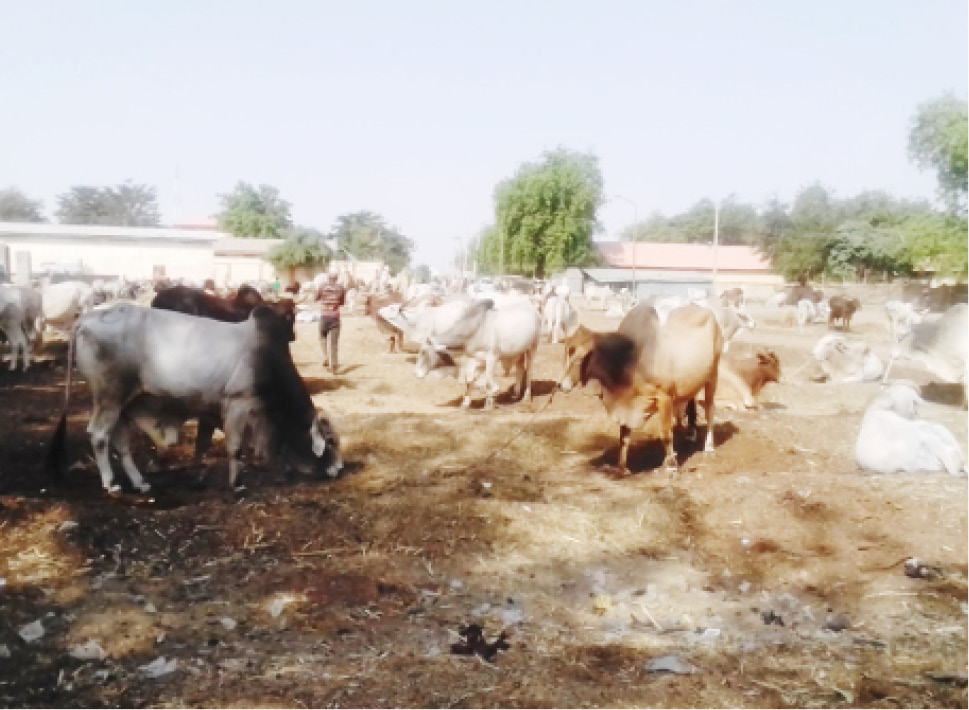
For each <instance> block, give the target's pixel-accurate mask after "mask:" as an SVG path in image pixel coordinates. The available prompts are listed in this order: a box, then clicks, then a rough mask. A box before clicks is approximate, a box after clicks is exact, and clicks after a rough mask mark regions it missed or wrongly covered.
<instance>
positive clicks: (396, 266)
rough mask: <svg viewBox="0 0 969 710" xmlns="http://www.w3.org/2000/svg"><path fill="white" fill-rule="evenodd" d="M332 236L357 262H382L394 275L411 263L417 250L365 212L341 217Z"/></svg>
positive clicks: (410, 243) (373, 215)
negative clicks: (412, 256) (413, 253)
mask: <svg viewBox="0 0 969 710" xmlns="http://www.w3.org/2000/svg"><path fill="white" fill-rule="evenodd" d="M330 236H331V237H333V238H335V239H336V240H337V244H338V245H339V248H340V249H343V250H344V251H346V252H347V253H348V254H349V255H350V256H351V257H353V258H354V259H360V260H361V261H363V260H368V259H370V260H377V261H383V262H384V263H385V264H387V266H388V267H390V270H391V271H392V272H393V273H395V274H396V273H397V272H398V271H400V270H401V269H403V268H404V267H405V266H407V264H409V263H410V256H411V252H413V251H414V242H412V241H411V240H410V239H408V238H407V237H405V236H404V235H403V234H401V233H400V231H399V230H398V229H397V228H396V227H388V226H387V225H386V224H385V223H384V219H383V217H381V216H380V215H377V214H374V213H373V212H368V211H366V210H364V211H361V212H354V213H352V214H346V215H342V216H341V217H338V218H337V221H336V225H335V226H334V228H333V230H332V231H331V233H330Z"/></svg>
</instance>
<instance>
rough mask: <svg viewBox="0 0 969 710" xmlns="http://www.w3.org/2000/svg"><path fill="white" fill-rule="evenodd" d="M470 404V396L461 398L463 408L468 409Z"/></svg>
mask: <svg viewBox="0 0 969 710" xmlns="http://www.w3.org/2000/svg"><path fill="white" fill-rule="evenodd" d="M470 406H471V398H470V397H465V398H464V399H462V400H461V409H467V408H468V407H470Z"/></svg>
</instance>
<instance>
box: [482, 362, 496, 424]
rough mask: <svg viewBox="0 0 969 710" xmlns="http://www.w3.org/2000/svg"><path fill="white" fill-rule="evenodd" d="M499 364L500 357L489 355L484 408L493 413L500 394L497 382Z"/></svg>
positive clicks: (485, 379)
mask: <svg viewBox="0 0 969 710" xmlns="http://www.w3.org/2000/svg"><path fill="white" fill-rule="evenodd" d="M497 364H498V356H497V355H494V354H489V355H487V356H486V357H485V377H484V381H485V404H484V408H485V409H486V410H487V411H491V410H492V409H494V408H495V395H496V394H497V393H498V383H497V382H495V365H497Z"/></svg>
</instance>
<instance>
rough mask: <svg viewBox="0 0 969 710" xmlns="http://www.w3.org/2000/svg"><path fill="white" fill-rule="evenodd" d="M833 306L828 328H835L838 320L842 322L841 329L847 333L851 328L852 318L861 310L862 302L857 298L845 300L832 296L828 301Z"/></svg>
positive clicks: (841, 297)
mask: <svg viewBox="0 0 969 710" xmlns="http://www.w3.org/2000/svg"><path fill="white" fill-rule="evenodd" d="M828 305H830V306H831V313H830V314H829V315H828V328H832V327H833V326H834V322H835V321H836V320H840V321H841V329H842V330H844V331H847V330H849V329H850V327H851V317H852V316H853V315H854V314H855V313H856V312H857V311H859V310H861V301H859V300H858V299H857V298H845V297H844V296H832V297H831V299H830V300H829V301H828Z"/></svg>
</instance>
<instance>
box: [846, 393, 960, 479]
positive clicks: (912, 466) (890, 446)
mask: <svg viewBox="0 0 969 710" xmlns="http://www.w3.org/2000/svg"><path fill="white" fill-rule="evenodd" d="M920 404H924V402H923V400H922V398H921V397H920V396H919V394H918V392H916V391H915V388H914V387H913V386H911V385H909V384H901V383H895V384H892V385H890V386H889V387H888V388H887V389H885V390H884V391H883V392H881V393H880V394H879V395H878V396H877V397H875V399H874V400H873V401H872V402H871V404H869V405H868V408H867V409H866V410H865V416H864V418H863V419H862V422H861V431H859V432H858V439H857V441H856V442H855V460H856V461H857V462H858V465H860V466H861V467H862V468H864V469H867V470H869V471H872V472H874V473H897V472H904V473H916V472H919V471H946V472H948V473H949V474H951V475H953V476H960V475H963V476H964V475H965V474H966V460H965V458H964V457H963V455H962V448H961V447H960V446H959V442H958V441H956V438H955V437H954V436H953V435H952V432H951V431H949V430H948V429H946V428H945V427H944V426H942V425H941V424H936V423H934V422H927V421H923V420H920V419H918V418H917V416H918V406H919V405H920Z"/></svg>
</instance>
